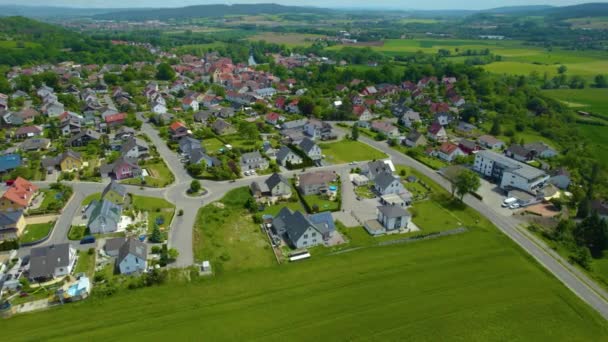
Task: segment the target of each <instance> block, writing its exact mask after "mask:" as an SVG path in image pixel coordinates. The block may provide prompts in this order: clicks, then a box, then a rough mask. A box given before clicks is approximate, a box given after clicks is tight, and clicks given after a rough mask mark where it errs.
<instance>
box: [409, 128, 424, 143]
mask: <svg viewBox="0 0 608 342" xmlns="http://www.w3.org/2000/svg"><path fill="white" fill-rule="evenodd" d="M421 136H423V135H422V133H420V132H418V131H416V130H412V131H411V132H410V133H409V134H408V135H407V137H406V139H407V140H409V141H416V140H418V138H420V137H421Z"/></svg>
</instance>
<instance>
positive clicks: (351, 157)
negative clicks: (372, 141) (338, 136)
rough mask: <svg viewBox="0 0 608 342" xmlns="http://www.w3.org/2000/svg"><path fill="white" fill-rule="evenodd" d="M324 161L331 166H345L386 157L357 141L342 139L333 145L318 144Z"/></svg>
mask: <svg viewBox="0 0 608 342" xmlns="http://www.w3.org/2000/svg"><path fill="white" fill-rule="evenodd" d="M319 147H321V150H323V154H324V155H325V160H326V161H327V162H330V163H332V164H345V163H350V162H354V161H367V160H378V159H385V158H387V155H386V154H385V153H383V152H380V151H378V150H376V149H375V148H373V147H371V146H369V145H366V144H364V143H362V142H359V141H353V140H346V139H343V140H341V141H338V142H334V143H322V144H319Z"/></svg>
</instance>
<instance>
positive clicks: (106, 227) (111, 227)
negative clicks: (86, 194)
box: [84, 198, 122, 234]
mask: <svg viewBox="0 0 608 342" xmlns="http://www.w3.org/2000/svg"><path fill="white" fill-rule="evenodd" d="M84 215H85V216H86V218H87V220H88V221H87V227H88V228H89V231H90V232H91V233H92V234H107V233H113V232H115V231H117V230H118V224H119V223H120V217H121V215H122V206H120V205H118V204H116V203H114V202H112V201H110V200H107V199H103V198H102V199H100V200H98V201H97V200H95V201H92V202H91V203H89V205H88V206H87V208H86V210H85V213H84Z"/></svg>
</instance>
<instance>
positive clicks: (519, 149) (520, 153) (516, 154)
mask: <svg viewBox="0 0 608 342" xmlns="http://www.w3.org/2000/svg"><path fill="white" fill-rule="evenodd" d="M505 155H507V157H510V158H513V159H515V160H517V161H520V162H525V161H528V160H532V159H534V154H533V153H532V151H530V150H528V149H527V148H525V147H523V146H522V145H519V144H512V145H511V146H509V148H508V149H507V150H506V151H505Z"/></svg>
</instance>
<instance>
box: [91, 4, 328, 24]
mask: <svg viewBox="0 0 608 342" xmlns="http://www.w3.org/2000/svg"><path fill="white" fill-rule="evenodd" d="M329 11H330V10H329V9H322V8H314V7H297V6H282V5H277V4H251V5H245V4H241V5H199V6H188V7H180V8H159V9H143V10H126V11H117V12H110V13H104V14H98V15H95V16H93V18H94V19H102V20H168V19H189V18H209V17H223V16H227V15H258V14H280V13H327V12H329Z"/></svg>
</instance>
